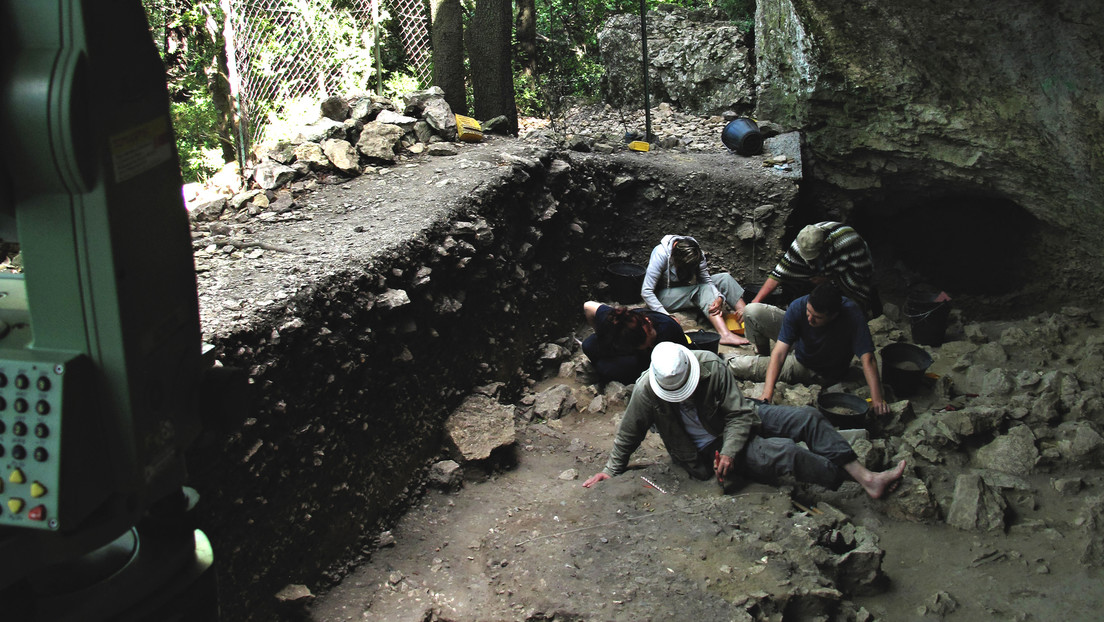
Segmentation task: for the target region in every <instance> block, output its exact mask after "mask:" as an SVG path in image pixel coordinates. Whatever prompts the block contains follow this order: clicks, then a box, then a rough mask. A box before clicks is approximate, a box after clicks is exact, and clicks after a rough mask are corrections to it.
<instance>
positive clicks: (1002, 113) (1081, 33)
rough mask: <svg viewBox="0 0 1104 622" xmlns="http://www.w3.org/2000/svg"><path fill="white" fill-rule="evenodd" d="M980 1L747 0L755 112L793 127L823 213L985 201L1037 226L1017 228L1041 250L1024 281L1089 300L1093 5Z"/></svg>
mask: <svg viewBox="0 0 1104 622" xmlns="http://www.w3.org/2000/svg"><path fill="white" fill-rule="evenodd" d="M992 8H993V5H989V4H986V3H973V4H971V3H963V2H957V1H954V0H936V1H934V2H924V3H916V2H909V1H907V0H887V1H886V2H878V3H865V4H862V5H861V6H857V5H856V4H855V3H854V2H850V1H849V0H760V1H759V2H757V3H756V20H755V22H756V23H755V38H756V41H755V49H756V82H757V85H758V86H757V89H758V91H757V108H756V113H757V116H758V117H759V118H764V119H770V120H772V121H775V122H779V123H782V124H783V125H789V126H792V127H802V128H805V130H806V146H807V148H808V150H809V156H810V157H811V158H812V159H814V160H815V161H816V162H817V163H818V166H817V167H816V170H815V171H814V173H813V175H814V176H815V180H814V181H815V187H816V188H817V191H818V195H819V198H822V199H824V200H825V201H828V202H829V203H831V204H833V205H834V207H835V209H837V210H838V213H837V214H836V215H837V216H840V217H845V216H846V215H847V213H848V212H849V211H850V210H851V209H853V208H854V207H855V206H856V205H857V204H861V203H864V202H865V203H866V204H874V205H889V204H894V207H895V208H904V209H906V210H907V209H908V208H909V207H913V206H915V205H916V204H920V203H922V202H923V201H924V200H925V197H927V198H929V199H930V198H931V197H938V196H955V195H957V196H963V195H971V196H975V197H995V198H1000V199H1002V200H1006V201H1009V202H1010V203H1011V204H1014V205H1015V206H1018V207H1019V208H1022V209H1023V210H1026V211H1027V212H1028V213H1029V214H1030V215H1031V216H1032V217H1034V218H1035V219H1038V220H1039V221H1042V223H1045V224H1046V225H1050V227H1042V228H1040V227H1036V228H1038V229H1052V230H1051V231H1039V232H1037V233H1034V234H1033V235H1037V236H1038V237H1037V238H1036V240H1037V242H1038V243H1039V244H1040V245H1041V246H1044V247H1052V248H1049V249H1048V251H1047V252H1046V253H1042V252H1040V253H1039V254H1037V255H1034V256H1033V257H1032V262H1031V264H1032V265H1031V266H1029V267H1030V269H1032V270H1036V271H1037V272H1031V274H1030V275H1029V276H1030V277H1031V278H1034V277H1037V276H1038V277H1042V279H1041V280H1043V281H1045V282H1047V283H1048V285H1049V286H1050V287H1054V285H1055V284H1059V287H1060V286H1061V284H1066V283H1070V284H1072V283H1077V284H1078V285H1077V287H1078V288H1091V290H1092V291H1093V292H1094V296H1095V298H1096V299H1099V298H1100V294H1101V291H1102V289H1104V285H1102V281H1101V280H1100V279H1099V278H1093V277H1092V276H1091V275H1092V274H1094V273H1095V274H1099V272H1100V269H1101V267H1102V265H1104V256H1102V255H1101V253H1100V252H1099V251H1098V250H1097V248H1096V246H1095V244H1096V243H1095V242H1094V241H1095V240H1099V239H1101V236H1102V235H1104V215H1102V213H1101V211H1100V209H1099V206H1100V205H1101V204H1104V184H1102V183H1101V181H1100V178H1099V174H1098V171H1100V170H1101V169H1102V167H1104V149H1102V148H1101V146H1100V145H1101V144H1102V139H1104V111H1102V109H1101V108H1100V105H1099V102H1100V101H1101V96H1102V93H1104V64H1102V63H1101V62H1100V59H1101V57H1102V55H1104V39H1101V37H1099V36H1098V35H1099V33H1100V32H1101V31H1102V30H1104V5H1102V4H1101V3H1095V2H1080V1H1078V0H1058V1H1056V2H1054V3H1039V2H1028V1H1026V0H1012V1H1010V2H1008V3H1005V4H1002V5H1001V8H1000V10H999V11H993V10H992ZM830 195H831V196H833V197H834V198H832V199H829V198H828V197H829V196H830ZM910 197H911V198H910ZM902 203H906V205H902ZM907 203H912V204H913V205H907Z"/></svg>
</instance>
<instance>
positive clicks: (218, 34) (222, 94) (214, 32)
mask: <svg viewBox="0 0 1104 622" xmlns="http://www.w3.org/2000/svg"><path fill="white" fill-rule="evenodd" d="M201 8H202V10H203V13H204V15H205V17H206V19H205V20H204V23H203V26H204V31H205V32H206V33H207V40H208V41H209V42H210V44H211V47H212V48H214V50H215V54H214V58H213V59H211V64H210V65H209V66H208V67H207V68H206V69H205V70H204V71H205V73H206V74H207V90H208V92H210V93H211V101H212V102H213V103H214V105H215V110H217V111H218V119H216V120H215V129H216V131H217V132H218V142H219V146H220V147H221V148H222V161H223V162H233V161H234V160H236V159H238V157H237V156H238V149H237V148H236V146H237V140H236V137H237V136H239V135H240V134H239V132H238V129H239V128H238V116H237V115H236V114H234V102H233V99H232V97H231V94H230V79H229V75H230V68H229V66H228V65H227V60H226V45H225V40H224V39H223V37H222V30H221V28H220V27H219V24H218V22H217V21H216V20H215V16H214V15H213V14H212V13H211V11H210V10H209V9H208V7H207V6H203V7H201Z"/></svg>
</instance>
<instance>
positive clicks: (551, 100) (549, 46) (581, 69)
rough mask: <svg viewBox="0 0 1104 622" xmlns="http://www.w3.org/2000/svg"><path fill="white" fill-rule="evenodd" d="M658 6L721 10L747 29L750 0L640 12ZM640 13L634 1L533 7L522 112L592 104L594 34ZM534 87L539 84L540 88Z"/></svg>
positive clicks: (655, 2) (598, 74)
mask: <svg viewBox="0 0 1104 622" xmlns="http://www.w3.org/2000/svg"><path fill="white" fill-rule="evenodd" d="M661 4H674V5H677V6H682V7H685V8H690V9H692V8H706V7H714V8H718V9H721V10H722V11H723V12H724V13H725V15H726V16H727V17H728V18H729V19H730V20H731V21H733V22H734V23H736V24H737V25H739V26H741V27H743V28H745V29H748V30H750V29H751V27H752V26H753V24H754V18H755V0H672V1H670V2H660V1H659V0H645V10H647V11H651V10H653V9H655V8H656V7H657V6H659V5H661ZM616 14H632V15H639V14H640V2H639V0H547V2H538V3H537V32H538V33H539V35H538V38H539V39H540V42H539V43H538V50H539V52H538V55H539V58H538V61H537V67H538V74H539V77H538V78H532V77H528V76H525V75H523V74H521V73H520V72H519V74H518V76H517V78H516V79H515V82H514V84H515V97H516V99H517V101H518V107H519V110H521V111H522V112H523V114H532V113H534V112H535V111H537V110H544V111H545V114H550V113H555V112H556V110H557V109H558V108H560V106H561V105H562V104H563V103H567V102H569V101H576V100H579V99H582V100H594V99H595V98H597V97H599V96H600V94H601V81H602V76H603V68H602V65H601V60H600V58H599V53H598V32H599V31H600V30H601V28H602V25H603V24H604V23H605V21H606V20H607V19H608V18H609V17H610V16H612V15H616ZM539 85H545V86H544V87H543V88H540V87H539Z"/></svg>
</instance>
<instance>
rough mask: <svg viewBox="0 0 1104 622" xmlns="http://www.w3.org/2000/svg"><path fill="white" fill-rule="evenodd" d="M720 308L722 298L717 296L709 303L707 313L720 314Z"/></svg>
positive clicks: (722, 302)
mask: <svg viewBox="0 0 1104 622" xmlns="http://www.w3.org/2000/svg"><path fill="white" fill-rule="evenodd" d="M722 310H724V298H722V297H721V296H717V297H716V298H715V299H714V300H713V302H712V303H711V304H710V305H709V315H720V313H721V311H722Z"/></svg>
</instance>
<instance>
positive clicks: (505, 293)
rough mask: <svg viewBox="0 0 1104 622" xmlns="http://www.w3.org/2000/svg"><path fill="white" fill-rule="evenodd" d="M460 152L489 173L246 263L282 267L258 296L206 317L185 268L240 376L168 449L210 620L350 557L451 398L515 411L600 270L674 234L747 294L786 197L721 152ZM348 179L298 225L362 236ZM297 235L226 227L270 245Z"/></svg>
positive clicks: (319, 579) (413, 480)
mask: <svg viewBox="0 0 1104 622" xmlns="http://www.w3.org/2000/svg"><path fill="white" fill-rule="evenodd" d="M472 153H473V155H471V158H472V162H473V163H477V162H478V161H480V158H482V161H483V162H487V163H490V166H488V167H485V168H484V169H481V170H482V172H481V173H480V174H479V175H478V176H472V177H470V178H468V179H466V180H465V179H464V178H462V177H461V178H458V180H459V181H458V182H457V183H456V184H453V185H452V186H451V187H448V188H447V189H446V190H447V194H446V193H440V194H436V195H435V194H434V192H435V191H434V190H433V188H434V187H435V186H433V185H432V184H429V185H427V184H422V186H423V187H428V188H429V189H428V190H426V191H421V190H417V193H418V194H417V196H409V195H408V196H405V197H403V198H401V199H398V198H397V199H396V201H399V205H400V207H402V209H398V210H395V212H394V213H395V217H396V218H397V219H406V220H409V219H410V217H411V214H412V213H413V212H414V211H419V210H420V211H419V213H420V214H421V215H422V216H425V213H424V212H426V210H430V211H431V212H432V213H431V214H430V215H429V216H427V217H426V222H427V223H428V224H427V225H426V226H424V227H419V228H418V230H417V231H416V232H415V233H413V234H411V235H407V236H404V237H403V239H400V240H395V241H392V242H389V243H379V244H376V243H372V242H371V241H365V240H364V239H361V240H360V242H359V243H357V244H356V245H355V246H354V247H351V248H346V252H345V254H343V255H342V259H340V260H333V261H326V262H319V263H322V264H324V265H321V266H317V264H313V265H316V266H317V267H316V268H310V267H304V266H309V265H311V264H305V263H304V262H303V261H301V260H297V259H295V258H292V259H287V258H284V259H280V257H279V254H276V258H274V259H272V260H271V262H272V263H270V264H268V265H261V266H257V267H256V269H257V270H259V272H257V274H264V273H266V272H268V273H271V272H280V273H287V272H289V271H292V272H295V271H298V275H297V278H296V282H297V283H298V286H297V289H294V290H292V289H291V288H289V287H284V290H288V291H286V292H285V297H284V298H283V299H282V301H281V302H280V303H279V304H265V305H264V307H263V308H262V309H253V310H251V309H246V310H245V311H243V312H239V313H238V315H237V316H236V317H237V319H236V320H235V321H232V322H231V321H226V322H219V321H214V320H217V319H218V318H217V316H218V315H219V314H220V313H221V312H222V311H221V310H222V309H224V308H225V307H227V306H230V305H222V306H221V307H220V306H219V304H218V303H217V302H216V303H212V302H210V300H211V299H212V298H214V299H216V300H217V299H218V298H219V297H225V296H234V292H233V291H232V290H233V288H234V285H233V283H234V282H235V281H234V279H231V278H229V277H227V276H226V275H227V274H229V272H226V270H229V269H230V267H227V266H222V265H218V264H210V263H209V262H207V261H201V262H200V264H201V266H202V269H201V271H200V294H201V301H202V302H204V308H205V309H206V311H205V314H206V317H205V333H206V335H205V336H206V338H207V339H208V341H209V342H211V343H212V344H213V345H214V346H215V347H216V354H217V358H218V360H219V362H220V364H221V365H224V366H226V368H230V369H234V368H236V369H240V370H243V371H244V373H245V375H246V376H247V377H248V396H249V400H248V403H235V402H233V401H228V400H227V399H225V398H224V399H222V400H220V401H219V402H218V403H217V404H216V403H212V404H211V408H210V409H209V410H208V411H207V420H206V421H205V422H204V433H203V436H202V437H201V438H200V439H199V441H198V442H197V443H196V444H195V446H194V447H193V450H192V451H191V455H190V456H189V464H190V465H191V471H192V481H191V482H190V483H191V485H193V486H194V487H196V488H197V489H198V490H199V491H200V493H201V495H202V500H201V503H200V505H199V507H198V509H197V513H198V517H199V519H200V526H201V527H202V528H203V529H204V530H205V531H206V532H207V533H208V535H209V536H210V537H211V539H212V541H213V545H214V547H215V551H216V557H217V560H218V561H217V564H218V572H219V580H220V590H221V602H222V607H223V612H224V616H225V618H224V619H228V620H269V619H275V618H276V617H279V616H280V611H279V610H278V607H279V605H278V604H277V599H276V598H275V595H276V594H277V592H279V591H280V590H281V589H282V588H284V587H286V586H288V585H290V584H304V585H308V586H311V588H312V589H318V588H319V587H324V586H325V585H327V583H328V582H329V581H332V580H335V579H337V578H339V577H340V576H341V575H342V574H343V572H344V571H345V570H346V569H347V568H348V567H349V566H350V565H352V564H355V563H356V562H357V561H358V560H360V559H362V558H363V556H365V555H368V554H370V552H371V550H372V549H373V548H374V547H375V546H376V544H377V542H376V540H377V537H378V535H379V534H380V532H381V531H382V530H384V529H386V528H387V527H388V526H389V525H390V524H391V522H392V521H393V520H394V519H395V518H396V517H397V516H398V515H399V514H400V513H401V512H402V511H403V510H404V509H405V508H406V507H408V505H409V504H410V503H411V501H412V500H413V499H415V498H416V497H417V496H418V495H419V494H421V491H422V489H423V485H424V480H425V476H426V473H427V470H428V467H429V465H431V464H432V463H433V462H435V461H437V460H439V459H442V458H443V457H445V455H446V452H445V450H444V449H443V448H442V447H443V445H442V429H443V424H444V422H445V420H446V418H447V417H448V415H449V413H450V412H451V411H452V410H453V409H454V408H455V407H456V406H457V405H458V404H459V403H460V401H461V400H462V399H463V398H464V397H465V396H466V395H468V394H470V393H471V392H472V391H473V390H474V389H475V388H477V387H481V386H486V385H490V384H494V383H501V385H500V386H499V391H498V395H499V400H500V401H501V402H503V403H506V404H517V403H518V402H519V400H520V399H521V398H522V396H523V395H524V394H525V391H526V389H527V388H528V387H530V386H531V384H532V383H533V382H534V381H535V380H536V379H539V377H541V376H542V375H544V374H548V373H554V370H547V369H543V368H542V367H541V362H540V360H539V351H540V349H541V345H542V344H545V343H547V342H550V341H557V342H559V343H560V344H561V345H563V346H565V347H567V348H569V349H574V348H575V346H574V344H573V340H572V339H571V338H570V335H571V334H572V333H573V332H574V330H575V329H576V328H577V327H578V325H579V323H580V322H581V304H582V302H583V301H585V300H587V299H591V298H596V299H605V296H606V294H607V293H608V292H607V290H606V289H605V287H606V284H605V282H604V281H603V278H604V267H605V266H606V265H607V264H609V263H610V262H613V261H632V262H636V263H641V264H645V263H646V262H647V257H648V254H649V252H650V250H651V248H652V246H654V244H655V243H656V242H657V241H658V240H659V239H660V237H661V236H662V235H663V234H665V233H690V232H692V233H693V234H694V235H695V236H696V237H698V239H699V240H700V241H701V242H702V244H703V246H704V248H705V249H706V251H707V253H708V254H709V256H710V260H711V264H712V267H713V269H714V270H715V271H718V272H719V271H731V272H733V273H734V274H735V275H736V276H737V278H739V279H741V280H742V281H754V280H758V279H761V277H762V274H763V273H764V271H765V270H766V269H769V268H770V267H771V266H772V265H773V263H772V262H773V259H774V258H776V257H777V256H778V254H779V253H780V252H781V248H780V246H779V242H778V240H779V239H781V238H782V233H783V230H784V227H785V225H786V221H787V219H788V218H789V216H790V214H791V213H792V212H793V210H794V209H795V207H796V203H797V194H798V183H797V178H798V176H797V175H793V174H787V173H783V172H779V171H776V170H774V169H773V168H770V167H764V166H761V163H760V162H758V161H753V160H748V159H736V158H734V156H732V155H731V154H717V155H703V156H695V157H693V158H690V157H687V156H685V155H680V154H674V153H671V154H665V155H659V154H653V155H652V156H648V157H640V156H639V155H638V154H623V155H620V156H619V155H614V156H590V155H583V154H559V153H554V152H551V151H543V150H539V149H538V150H533V149H527V150H524V151H517V152H515V153H503V152H495V151H491V150H489V149H488V150H487V151H486V152H479V151H475V152H472ZM473 166H474V165H473ZM413 174H417V173H416V172H415V173H413ZM411 183H412V185H414V182H413V181H412V182H411ZM368 184H369V182H368V181H367V180H363V179H362V180H354V181H352V182H350V183H349V184H346V185H343V186H332V187H328V188H323V189H321V190H318V191H317V193H316V194H315V196H316V198H317V197H319V196H320V197H322V198H321V199H319V200H317V201H312V200H308V199H306V198H304V197H303V196H301V197H300V203H302V204H303V205H307V206H310V205H313V206H314V207H305V208H304V209H305V210H308V211H311V212H312V213H311V222H310V226H309V228H310V229H314V230H318V231H324V230H325V229H326V228H327V227H332V228H338V227H340V228H341V230H348V229H349V228H352V229H353V230H371V229H372V227H371V226H369V225H363V224H362V225H357V224H356V222H357V220H356V219H357V218H358V216H356V215H357V214H358V213H359V214H367V213H368V210H367V209H364V210H360V211H359V212H358V211H355V210H354V211H350V210H351V209H352V207H354V206H355V204H356V202H357V201H364V200H366V199H365V197H368V196H370V195H369V193H370V192H371V190H369V189H368V188H369V187H370V186H369V185H368ZM415 187H416V186H415ZM327 193H328V194H327ZM337 206H340V207H337ZM350 214H352V216H350ZM397 222H398V221H396V223H397ZM301 224H302V223H301V222H300V223H294V222H292V223H284V224H281V223H269V224H265V223H261V222H257V223H252V224H250V225H249V226H248V231H249V232H250V233H251V234H252V235H254V236H257V237H258V238H259V239H266V237H267V239H270V240H275V241H277V242H283V243H285V244H286V243H287V240H290V239H292V235H291V234H292V232H293V231H303V230H305V228H304V227H301V226H300V227H299V229H294V228H293V227H294V226H296V225H301ZM396 227H398V224H396ZM304 235H305V234H304ZM201 237H202V236H201V235H200V233H199V232H197V238H201ZM202 244H204V242H203V241H202V240H200V241H199V242H197V245H202ZM315 250H317V249H315ZM305 252H312V251H305ZM263 260H264V258H261V260H258V261H263ZM225 261H228V262H231V261H234V259H233V257H232V256H231V255H228V256H227V258H226V259H225ZM280 261H285V262H288V263H286V264H281V263H280ZM768 264H769V265H768ZM238 297H241V296H238ZM266 302H267V301H266ZM208 319H211V320H212V321H211V322H209V321H207V320H208ZM227 405H231V406H230V407H227Z"/></svg>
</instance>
